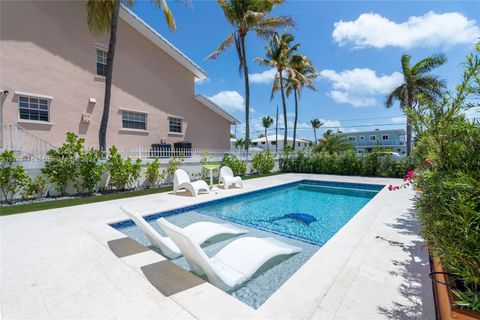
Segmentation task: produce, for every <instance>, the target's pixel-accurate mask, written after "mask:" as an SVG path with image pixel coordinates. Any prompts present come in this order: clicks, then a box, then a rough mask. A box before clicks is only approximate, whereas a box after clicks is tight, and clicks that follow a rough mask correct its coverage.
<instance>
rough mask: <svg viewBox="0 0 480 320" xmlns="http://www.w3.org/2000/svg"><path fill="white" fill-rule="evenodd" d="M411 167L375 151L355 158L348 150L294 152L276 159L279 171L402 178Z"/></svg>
mask: <svg viewBox="0 0 480 320" xmlns="http://www.w3.org/2000/svg"><path fill="white" fill-rule="evenodd" d="M412 168H413V162H412V160H411V159H410V158H405V159H403V160H401V161H395V160H393V158H392V157H391V156H389V155H386V154H385V153H377V152H371V153H368V154H367V155H365V157H359V156H358V155H356V154H355V153H354V152H352V151H348V152H346V153H344V154H341V155H338V154H333V155H330V154H327V153H315V152H308V151H307V152H304V151H298V152H296V153H287V154H284V155H283V156H282V157H281V158H280V170H281V171H282V172H298V173H317V174H338V175H350V176H372V177H395V178H402V177H404V176H405V173H406V172H407V171H408V170H411V169H412Z"/></svg>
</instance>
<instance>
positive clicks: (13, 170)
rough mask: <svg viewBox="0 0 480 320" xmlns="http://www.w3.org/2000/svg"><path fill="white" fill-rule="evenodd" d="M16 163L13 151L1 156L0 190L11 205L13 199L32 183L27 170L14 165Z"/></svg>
mask: <svg viewBox="0 0 480 320" xmlns="http://www.w3.org/2000/svg"><path fill="white" fill-rule="evenodd" d="M14 162H15V156H14V154H13V151H4V152H2V153H1V154H0V190H1V192H2V195H3V199H4V201H5V202H7V203H11V202H12V201H13V197H14V196H15V195H16V194H17V193H20V192H22V191H23V190H24V188H26V187H28V185H29V184H30V183H31V179H30V178H29V177H28V176H27V174H26V173H25V169H24V168H23V167H22V166H18V165H17V166H15V165H13V163H14Z"/></svg>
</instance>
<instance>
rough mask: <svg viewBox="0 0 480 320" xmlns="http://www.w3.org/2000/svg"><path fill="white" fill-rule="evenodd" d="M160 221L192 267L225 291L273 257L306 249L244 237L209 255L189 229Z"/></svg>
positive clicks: (245, 278) (264, 239)
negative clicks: (210, 256) (196, 241)
mask: <svg viewBox="0 0 480 320" xmlns="http://www.w3.org/2000/svg"><path fill="white" fill-rule="evenodd" d="M158 223H159V224H160V226H161V227H162V228H163V230H164V231H165V232H166V233H167V235H168V236H169V237H170V239H172V241H173V242H174V243H175V244H176V245H177V246H178V247H179V248H180V250H181V251H182V253H183V256H184V257H185V260H187V262H188V264H189V265H190V268H191V270H192V271H193V272H195V273H197V274H200V275H202V274H206V275H207V277H208V280H210V282H211V283H212V284H213V285H215V286H217V287H218V288H220V289H223V290H230V289H233V288H235V287H237V286H238V285H240V284H242V283H243V282H245V281H247V280H248V279H250V278H251V277H252V276H253V274H254V273H255V272H256V271H257V270H258V269H259V268H260V267H261V266H262V265H264V264H265V263H266V262H267V261H269V260H270V259H272V258H274V257H277V256H281V255H290V254H294V253H298V252H300V251H302V249H301V248H298V247H295V246H292V245H289V244H286V243H283V242H281V241H278V240H275V239H273V238H254V237H244V238H240V239H237V240H234V241H233V242H231V243H229V244H227V245H226V246H225V247H224V248H223V249H221V250H220V251H219V252H218V253H217V254H216V255H215V256H213V257H212V258H209V257H208V256H207V255H206V254H205V252H204V251H203V250H202V248H200V246H199V245H198V244H197V243H195V241H194V239H193V237H192V235H191V234H190V233H188V231H187V230H185V229H182V228H179V227H177V226H175V225H173V224H171V223H170V222H168V221H167V220H165V219H163V218H160V219H158Z"/></svg>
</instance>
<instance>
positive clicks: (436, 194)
mask: <svg viewBox="0 0 480 320" xmlns="http://www.w3.org/2000/svg"><path fill="white" fill-rule="evenodd" d="M479 98H480V43H478V44H477V45H476V50H475V52H474V53H472V54H470V55H469V56H468V57H467V59H466V62H465V64H464V72H463V77H462V82H461V83H460V85H458V86H456V92H455V93H448V94H444V95H443V96H442V97H441V98H440V99H437V100H436V101H435V100H434V101H432V99H430V98H429V97H425V96H421V97H420V99H419V100H418V106H417V108H415V109H414V110H413V109H409V110H408V117H409V118H410V119H412V125H413V128H414V129H415V134H416V136H417V139H418V147H416V148H415V150H414V154H415V157H416V162H417V168H416V170H415V175H414V186H415V187H416V188H418V189H420V190H421V191H422V192H421V193H419V194H418V196H417V199H416V207H417V209H418V215H419V218H420V221H421V222H422V234H423V236H424V237H425V238H426V240H427V243H428V247H429V250H430V252H431V253H432V254H433V255H435V256H437V257H439V258H440V261H441V263H442V266H443V268H444V269H445V270H446V272H448V273H449V274H451V275H453V277H454V278H455V283H457V285H456V286H455V287H454V288H453V289H452V290H453V293H454V294H455V296H456V297H457V300H456V301H455V304H457V305H458V306H460V307H461V308H464V309H469V310H473V311H477V312H479V311H480V259H479V248H480V215H479V212H480V152H479V151H478V147H479V146H480V122H478V120H469V119H468V118H467V117H466V116H465V112H464V111H465V110H468V109H470V108H472V107H479V106H480V103H478V101H479Z"/></svg>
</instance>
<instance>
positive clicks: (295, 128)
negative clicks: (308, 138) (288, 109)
mask: <svg viewBox="0 0 480 320" xmlns="http://www.w3.org/2000/svg"><path fill="white" fill-rule="evenodd" d="M293 95H294V97H295V120H294V122H293V150H295V142H296V140H297V120H298V96H297V90H293Z"/></svg>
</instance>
